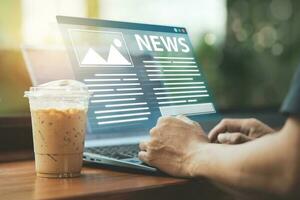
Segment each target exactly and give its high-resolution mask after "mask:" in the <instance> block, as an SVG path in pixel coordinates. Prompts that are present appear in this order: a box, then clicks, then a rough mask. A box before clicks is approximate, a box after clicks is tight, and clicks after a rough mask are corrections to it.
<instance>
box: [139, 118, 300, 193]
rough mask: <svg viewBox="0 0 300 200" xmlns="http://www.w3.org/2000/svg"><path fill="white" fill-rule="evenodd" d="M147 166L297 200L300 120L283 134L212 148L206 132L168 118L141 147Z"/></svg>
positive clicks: (289, 123)
mask: <svg viewBox="0 0 300 200" xmlns="http://www.w3.org/2000/svg"><path fill="white" fill-rule="evenodd" d="M140 147H141V149H142V151H141V152H140V154H139V156H140V158H141V159H142V160H144V161H145V162H146V163H148V164H150V165H153V166H156V167H158V168H159V169H161V170H162V171H164V172H166V173H169V174H171V175H174V176H182V177H206V178H208V179H210V180H211V181H213V182H215V183H216V184H218V185H222V186H225V187H226V188H230V190H231V192H235V193H239V194H244V195H245V196H247V195H249V194H250V193H251V194H256V195H258V196H260V195H261V194H264V195H266V196H269V195H276V196H278V197H283V196H284V197H287V196H289V195H295V194H296V193H297V192H298V191H296V187H297V186H298V187H299V178H300V120H298V119H295V118H289V119H288V120H287V122H286V124H285V126H284V127H283V128H282V130H281V131H279V132H277V133H274V134H270V135H267V136H265V137H262V138H259V139H257V140H254V141H251V142H248V143H245V144H240V145H226V144H213V143H209V142H208V139H207V138H206V136H205V135H204V132H203V130H202V129H201V127H197V126H196V125H195V124H192V123H186V122H183V121H182V120H179V119H176V118H171V117H168V118H163V119H161V120H159V122H158V123H157V125H156V127H155V128H154V129H152V130H151V140H150V141H147V142H143V143H141V144H140Z"/></svg>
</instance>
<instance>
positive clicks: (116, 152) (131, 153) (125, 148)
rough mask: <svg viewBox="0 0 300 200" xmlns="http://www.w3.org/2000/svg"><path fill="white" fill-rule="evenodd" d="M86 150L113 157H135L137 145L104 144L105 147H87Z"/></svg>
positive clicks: (137, 149) (137, 150)
mask: <svg viewBox="0 0 300 200" xmlns="http://www.w3.org/2000/svg"><path fill="white" fill-rule="evenodd" d="M85 151H86V152H89V153H94V154H100V155H103V156H107V157H110V158H115V159H126V158H135V157H137V156H138V152H139V145H138V144H130V145H121V146H106V147H89V148H86V149H85Z"/></svg>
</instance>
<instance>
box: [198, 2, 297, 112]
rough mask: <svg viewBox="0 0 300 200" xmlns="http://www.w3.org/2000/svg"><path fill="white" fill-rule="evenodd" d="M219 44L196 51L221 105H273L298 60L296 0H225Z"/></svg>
mask: <svg viewBox="0 0 300 200" xmlns="http://www.w3.org/2000/svg"><path fill="white" fill-rule="evenodd" d="M227 6H228V19H227V35H226V40H225V43H224V45H223V46H221V47H220V46H218V47H216V46H209V45H207V44H206V43H205V42H200V44H201V45H200V46H199V47H198V48H197V52H198V55H199V58H200V62H201V63H202V64H203V67H204V71H205V72H206V73H207V77H208V81H209V84H210V86H211V88H212V91H213V93H214V96H215V99H216V101H217V104H218V106H219V107H220V108H222V109H228V108H261V107H264V108H265V107H270V108H276V107H278V106H279V105H280V104H281V102H282V100H283V99H284V96H285V95H286V93H287V91H288V88H289V84H290V81H291V78H292V76H293V73H294V70H295V68H296V67H297V66H298V64H299V62H300V23H299V22H298V19H300V12H299V10H300V2H299V1H296V0H284V1H283V0H263V1H261V0H252V1H244V0H228V1H227Z"/></svg>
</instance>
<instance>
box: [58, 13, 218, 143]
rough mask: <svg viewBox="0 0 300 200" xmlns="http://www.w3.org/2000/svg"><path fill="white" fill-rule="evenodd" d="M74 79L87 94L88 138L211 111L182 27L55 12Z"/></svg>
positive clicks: (197, 117) (206, 114) (144, 129)
mask: <svg viewBox="0 0 300 200" xmlns="http://www.w3.org/2000/svg"><path fill="white" fill-rule="evenodd" d="M57 20H58V22H59V24H60V27H61V30H62V33H63V37H64V40H65V43H66V45H67V49H68V52H69V56H70V59H71V62H72V67H73V70H74V74H75V77H76V79H77V80H79V81H81V82H83V83H85V84H86V85H87V86H88V88H89V90H90V91H91V92H93V95H92V98H91V99H90V103H89V111H88V138H94V137H99V136H100V137H105V136H107V137H109V136H113V135H115V134H117V135H123V136H130V135H136V134H145V133H147V132H148V131H149V130H150V129H151V128H152V127H153V126H154V125H155V124H156V121H157V119H158V118H159V117H160V116H170V115H171V116H175V115H179V114H184V115H186V116H188V117H190V118H191V119H193V120H196V121H201V120H207V119H210V118H211V117H214V116H215V115H216V109H215V106H214V103H213V100H212V97H211V93H210V91H209V90H208V87H207V82H206V80H205V78H204V74H203V71H202V69H201V67H200V65H199V64H198V63H197V61H196V59H195V55H194V52H193V49H192V45H191V42H190V40H189V37H188V34H187V31H186V29H185V28H182V27H169V26H158V25H149V24H137V23H127V22H115V21H106V20H96V19H84V18H72V17H62V16H58V17H57Z"/></svg>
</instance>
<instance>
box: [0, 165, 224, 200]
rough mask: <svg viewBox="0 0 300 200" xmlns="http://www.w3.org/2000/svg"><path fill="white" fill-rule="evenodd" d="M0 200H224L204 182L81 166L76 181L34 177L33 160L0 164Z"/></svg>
mask: <svg viewBox="0 0 300 200" xmlns="http://www.w3.org/2000/svg"><path fill="white" fill-rule="evenodd" d="M0 199H1V200H6V199H7V200H26V199H106V200H110V199H172V200H174V199H189V200H190V199H227V197H226V196H224V194H223V193H222V192H220V191H219V190H218V189H217V188H215V187H213V186H212V185H211V184H209V182H207V181H204V180H202V181H198V180H197V181H195V180H187V179H177V178H172V177H168V176H153V175H146V174H138V173H128V172H120V171H119V172H118V171H113V170H109V169H100V168H90V167H84V168H83V170H82V175H81V177H79V178H70V179H48V178H39V177H36V175H35V171H34V161H18V162H7V163H0Z"/></svg>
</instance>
